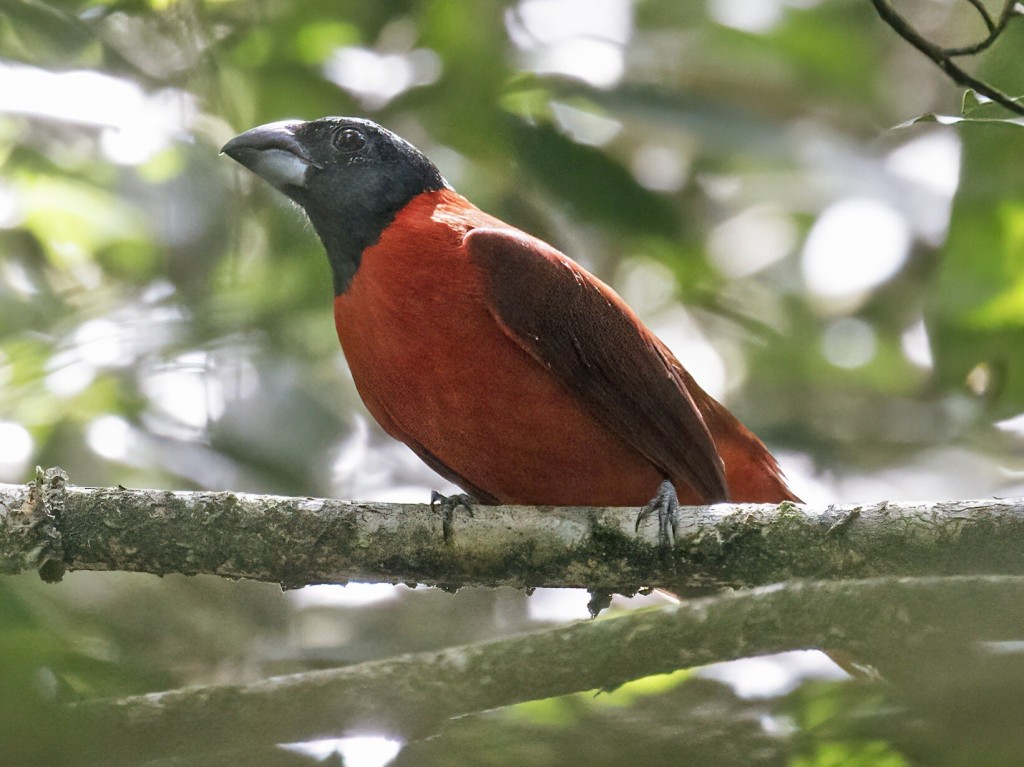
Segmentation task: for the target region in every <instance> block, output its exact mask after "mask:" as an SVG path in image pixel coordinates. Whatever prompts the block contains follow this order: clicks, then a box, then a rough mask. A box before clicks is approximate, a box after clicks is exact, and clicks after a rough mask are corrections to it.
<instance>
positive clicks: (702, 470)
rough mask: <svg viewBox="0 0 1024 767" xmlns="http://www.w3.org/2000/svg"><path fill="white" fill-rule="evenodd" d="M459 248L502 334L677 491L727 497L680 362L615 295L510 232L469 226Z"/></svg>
mask: <svg viewBox="0 0 1024 767" xmlns="http://www.w3.org/2000/svg"><path fill="white" fill-rule="evenodd" d="M464 245H465V247H466V249H467V253H468V255H469V258H470V260H471V261H472V262H473V263H474V264H475V265H476V266H477V267H478V268H479V269H480V271H481V273H482V274H483V279H484V286H485V292H486V296H485V297H486V301H487V305H488V308H489V309H490V311H491V312H492V314H493V315H494V317H495V319H496V320H497V321H498V323H499V324H500V325H501V327H502V328H503V330H504V331H505V332H506V333H507V334H508V335H509V337H510V338H512V339H513V340H514V341H515V342H516V343H517V344H518V345H519V346H520V347H521V348H523V349H524V350H525V351H526V352H527V353H528V354H530V355H531V356H532V357H533V358H534V359H536V360H537V361H538V362H539V363H540V364H542V365H544V366H545V367H546V368H547V369H548V370H550V371H551V373H552V374H553V375H555V376H557V377H558V378H559V380H561V382H562V383H563V384H564V385H565V386H566V387H568V388H569V389H570V390H571V391H573V392H574V393H576V394H577V395H578V396H579V397H580V399H581V400H582V401H583V402H585V403H586V404H587V406H588V407H589V409H590V410H591V412H592V413H593V414H594V416H595V417H596V418H598V419H599V420H600V421H602V422H603V423H604V424H605V425H606V426H607V427H608V428H609V429H610V430H612V431H613V432H614V433H616V434H618V435H620V436H621V437H622V438H623V439H625V440H626V441H627V442H628V443H629V444H630V445H632V446H633V447H634V448H635V449H636V450H637V451H639V452H640V453H641V454H642V455H644V456H645V457H646V458H647V459H648V460H649V461H650V462H651V463H652V464H654V465H655V466H656V467H658V469H660V470H661V471H662V472H663V473H664V474H665V476H666V477H668V478H669V479H671V480H672V481H673V483H674V484H675V485H676V486H677V489H679V487H680V485H685V486H686V487H689V488H690V489H691V490H693V491H694V492H695V493H696V494H697V495H698V497H700V498H701V499H703V501H704V502H707V503H711V502H715V501H722V500H726V499H727V498H728V495H729V493H728V489H727V486H726V480H725V473H724V468H723V465H722V460H721V457H720V456H719V454H718V451H717V450H716V448H715V443H714V440H713V439H712V437H711V434H710V432H709V431H708V426H707V424H706V423H705V421H704V418H703V417H702V415H701V413H700V410H699V409H698V407H697V405H696V403H695V402H694V398H693V397H692V396H691V394H690V392H689V391H688V390H687V388H686V384H685V381H684V379H683V377H682V376H681V375H680V374H679V372H678V370H677V367H679V368H680V369H681V366H679V363H678V362H676V361H675V359H674V358H673V357H672V356H671V353H670V352H669V351H668V350H667V349H666V348H665V346H664V345H663V344H662V343H661V342H660V341H659V340H658V339H657V338H656V337H655V336H654V334H653V333H651V331H650V330H648V329H647V327H646V326H645V325H644V324H643V323H642V322H641V321H640V320H639V318H638V317H637V316H636V315H635V314H634V313H633V311H632V310H631V309H630V308H629V307H628V306H626V304H625V302H624V301H623V300H622V299H621V298H619V296H618V294H616V293H615V292H614V291H613V290H612V289H611V288H609V287H608V286H607V285H605V284H604V283H603V282H601V281H600V280H598V279H597V278H596V277H594V276H592V275H591V274H590V273H588V272H586V271H585V270H584V269H583V268H582V267H580V266H579V265H578V264H576V263H575V262H574V261H572V260H571V259H569V258H568V257H567V256H565V255H563V254H562V253H559V252H558V251H557V250H555V249H554V248H552V247H550V246H549V245H547V244H546V243H544V242H542V241H540V240H537V239H535V238H532V237H529V236H527V235H524V234H521V233H519V232H517V231H515V230H507V229H474V230H472V231H470V232H469V233H468V234H467V235H466V237H465V240H464ZM652 492H653V489H652Z"/></svg>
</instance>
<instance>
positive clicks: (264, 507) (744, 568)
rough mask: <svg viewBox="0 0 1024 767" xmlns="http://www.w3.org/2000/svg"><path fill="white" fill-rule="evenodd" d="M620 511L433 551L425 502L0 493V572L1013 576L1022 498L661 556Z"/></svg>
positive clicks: (857, 510)
mask: <svg viewBox="0 0 1024 767" xmlns="http://www.w3.org/2000/svg"><path fill="white" fill-rule="evenodd" d="M637 511H638V510H637V509H622V508H620V509H615V508H552V507H532V506H515V507H514V506H479V505H478V506H474V507H473V511H472V514H470V513H469V512H466V511H459V512H457V513H456V518H455V520H454V522H453V525H452V536H451V539H450V541H448V542H446V541H445V539H444V536H443V534H442V520H441V517H440V515H439V514H438V513H436V512H435V510H433V509H432V508H431V507H430V506H429V505H426V504H387V503H357V502H353V501H335V500H326V499H317V498H285V497H279V496H264V495H248V494H243V493H230V492H168V491H162V490H127V489H124V488H82V487H74V486H71V485H68V484H67V481H66V477H64V475H63V472H60V471H59V470H49V471H47V472H46V473H42V472H40V474H39V477H38V478H37V481H36V483H34V484H32V485H0V573H7V574H10V573H17V572H21V571H24V570H26V569H31V568H39V569H40V572H41V574H42V575H43V577H44V578H47V579H48V580H59V578H60V576H61V575H62V573H63V571H64V570H123V571H133V572H149V573H158V574H163V573H169V572H177V573H184V574H199V573H208V574H212V575H220V576H224V577H229V578H252V579H256V580H261V581H270V582H275V583H279V584H281V585H282V586H283V587H286V588H294V587H300V586H304V585H307V584H312V583H345V582H348V581H350V580H358V581H365V582H385V583H398V582H407V583H413V582H415V583H426V584H433V585H443V586H447V587H461V586H499V585H500V586H513V587H520V588H522V587H526V588H530V587H540V586H543V587H582V588H589V589H592V590H595V591H605V592H619V593H627V594H628V593H633V592H635V591H637V590H639V589H643V588H649V587H662V588H667V589H674V590H682V589H686V588H688V587H707V586H756V585H763V584H767V583H774V582H778V581H784V580H789V579H792V578H864V577H874V576H883V575H900V576H906V575H929V574H932V575H953V574H1006V575H1024V501H1022V500H1021V499H1003V500H997V499H992V500H976V501H957V502H948V503H910V504H895V503H877V504H871V505H864V506H811V505H806V506H800V505H794V504H791V503H784V504H780V505H777V506H775V505H750V504H718V505H715V506H696V507H687V508H684V509H683V511H682V514H681V516H680V519H679V522H678V525H677V529H676V534H675V542H674V546H672V547H671V548H666V547H662V546H659V543H658V538H657V527H658V525H657V520H654V519H649V520H646V521H645V522H644V523H643V524H641V525H640V527H639V529H638V530H634V525H635V521H636V516H637Z"/></svg>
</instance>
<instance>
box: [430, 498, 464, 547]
mask: <svg viewBox="0 0 1024 767" xmlns="http://www.w3.org/2000/svg"><path fill="white" fill-rule="evenodd" d="M460 506H461V507H462V508H463V509H465V510H466V511H467V512H468V513H469V516H473V496H471V495H469V494H468V493H456V494H455V495H441V494H440V493H439V492H437V491H436V490H431V491H430V508H432V509H435V510H436V511H437V512H438V513H439V514H440V515H441V532H442V534H443V535H444V542H445V543H451V542H452V524H453V523H454V521H455V510H456V509H458V508H459V507H460Z"/></svg>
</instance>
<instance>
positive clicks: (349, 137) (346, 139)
mask: <svg viewBox="0 0 1024 767" xmlns="http://www.w3.org/2000/svg"><path fill="white" fill-rule="evenodd" d="M334 146H335V148H336V149H337V150H338V151H339V152H344V153H345V154H352V153H353V152H358V151H359V150H360V149H362V148H363V147H364V146H366V136H364V135H363V134H362V132H361V131H358V130H356V129H355V128H343V129H342V130H340V131H338V132H337V133H335V134H334Z"/></svg>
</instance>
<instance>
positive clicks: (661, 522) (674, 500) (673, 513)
mask: <svg viewBox="0 0 1024 767" xmlns="http://www.w3.org/2000/svg"><path fill="white" fill-rule="evenodd" d="M651 514H657V515H658V546H659V547H660V548H662V549H670V548H671V547H672V546H673V545H674V544H675V540H676V525H677V523H678V520H679V498H678V496H677V495H676V489H675V487H673V485H672V483H671V482H670V481H669V480H667V479H666V480H665V481H663V482H662V483H661V485H659V486H658V492H657V494H656V495H655V496H654V497H653V498H652V499H651V500H650V501H649V502H648V503H647V505H646V506H644V507H643V508H642V509H640V513H639V514H637V515H636V527H635V530H636V531H637V532H639V531H640V524H641V523H642V522H643V521H644V520H645V519H647V518H648V517H649V516H651Z"/></svg>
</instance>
